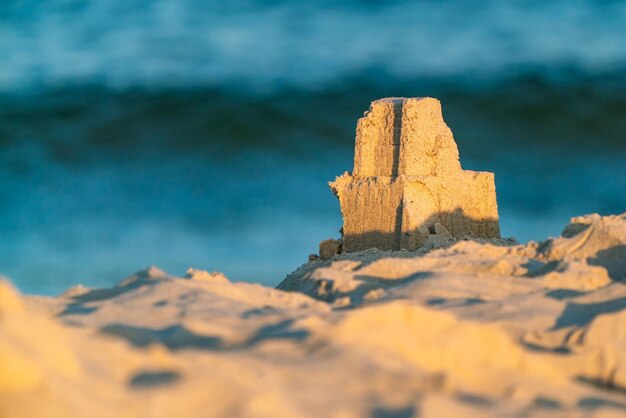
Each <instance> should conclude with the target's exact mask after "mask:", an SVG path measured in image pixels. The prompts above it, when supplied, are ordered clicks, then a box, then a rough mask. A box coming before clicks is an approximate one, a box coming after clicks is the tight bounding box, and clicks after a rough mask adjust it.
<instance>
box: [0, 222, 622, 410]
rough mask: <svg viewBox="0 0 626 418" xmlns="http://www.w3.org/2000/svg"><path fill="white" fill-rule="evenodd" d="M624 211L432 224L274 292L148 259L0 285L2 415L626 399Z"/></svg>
mask: <svg viewBox="0 0 626 418" xmlns="http://www.w3.org/2000/svg"><path fill="white" fill-rule="evenodd" d="M624 279H626V214H622V215H619V216H608V217H600V216H598V215H589V216H585V217H578V218H574V219H573V220H572V223H571V224H570V225H568V226H567V227H566V228H565V230H564V234H563V236H562V237H559V238H552V239H548V240H546V241H543V242H540V243H536V242H531V243H529V244H527V245H520V244H516V243H514V242H512V241H511V240H505V239H500V240H491V241H490V240H464V239H460V240H455V239H451V238H446V237H440V236H437V235H433V236H432V237H431V238H430V239H429V242H428V243H427V244H426V245H425V246H424V247H423V248H421V249H419V250H417V251H413V252H409V251H379V250H367V251H362V252H356V253H349V254H342V255H338V256H335V257H334V258H332V259H330V260H318V261H313V262H309V263H307V264H304V265H303V266H302V267H300V268H299V269H298V270H297V271H295V272H294V273H292V274H290V275H289V276H288V277H287V278H286V279H285V280H284V281H283V282H282V283H281V284H280V285H279V288H278V289H273V288H269V287H264V286H262V285H258V284H249V283H231V282H230V281H229V280H228V279H227V278H226V277H224V276H223V275H222V274H220V273H208V272H204V271H197V270H190V271H189V272H188V274H187V275H186V276H185V277H175V276H172V275H170V274H168V273H166V272H163V271H161V270H159V269H158V268H156V267H151V268H149V269H147V270H143V271H141V272H139V273H136V274H134V275H132V276H131V277H129V278H127V279H125V280H123V281H121V282H119V283H118V284H117V285H116V286H114V287H112V288H106V289H88V288H84V287H75V288H72V289H69V290H68V291H66V292H65V293H63V294H62V295H60V296H57V297H35V296H27V295H20V294H19V293H18V291H16V290H15V289H14V288H13V287H12V285H11V284H10V282H9V281H6V280H3V281H2V282H1V285H0V371H1V372H0V411H1V415H2V417H7V418H8V417H22V418H28V417H40V416H47V417H69V416H81V417H111V416H117V417H168V416H177V417H197V416H211V417H213V416H215V417H225V416H249V417H267V416H292V417H317V416H328V417H361V416H367V417H413V416H415V417H418V416H419V417H442V416H467V417H469V416H507V417H529V416H533V417H534V416H548V417H552V416H554V417H557V416H558V417H561V416H580V417H583V416H584V417H588V416H594V417H609V416H615V417H617V416H623V415H624V413H626V396H625V395H624V390H626V356H625V353H626V345H625V344H626V328H625V324H626V320H625V318H626V317H625V315H626V286H624V284H623V281H624Z"/></svg>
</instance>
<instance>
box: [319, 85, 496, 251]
mask: <svg viewBox="0 0 626 418" xmlns="http://www.w3.org/2000/svg"><path fill="white" fill-rule="evenodd" d="M329 185H330V187H331V189H332V191H333V192H334V193H335V194H336V195H337V197H338V198H339V203H340V205H341V213H342V215H343V229H342V231H343V239H342V248H341V251H342V252H352V251H360V250H365V249H368V248H379V249H382V250H400V249H407V250H415V249H417V248H419V247H420V246H422V245H423V244H424V242H425V241H426V240H427V238H428V237H429V235H431V234H445V235H451V236H453V237H465V236H468V237H483V238H499V237H500V226H499V224H498V207H497V203H496V187H495V183H494V176H493V173H487V172H475V171H469V170H463V169H462V168H461V164H460V162H459V152H458V149H457V146H456V143H455V142H454V138H453V137H452V132H451V131H450V129H449V128H448V126H447V125H446V124H445V122H444V120H443V117H442V114H441V103H440V102H439V101H438V100H437V99H433V98H430V97H425V98H386V99H380V100H376V101H374V102H372V104H371V106H370V109H369V111H368V112H366V113H365V114H364V116H363V117H362V118H361V119H359V121H358V124H357V128H356V147H355V153H354V171H353V172H352V174H350V173H347V172H346V173H344V174H343V175H342V176H340V177H337V179H336V180H335V181H334V182H331V183H329Z"/></svg>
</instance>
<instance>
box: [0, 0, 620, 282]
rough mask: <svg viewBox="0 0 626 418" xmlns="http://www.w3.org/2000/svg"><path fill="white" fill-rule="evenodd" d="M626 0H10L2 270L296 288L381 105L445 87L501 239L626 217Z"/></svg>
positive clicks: (0, 108) (2, 148)
mask: <svg viewBox="0 0 626 418" xmlns="http://www.w3.org/2000/svg"><path fill="white" fill-rule="evenodd" d="M624 22H626V3H623V2H611V1H554V2H539V1H512V2H489V1H487V2H481V3H480V4H477V3H476V2H470V1H465V2H464V1H456V2H452V1H445V2H435V1H425V2H412V1H391V2H372V1H356V0H353V1H348V2H330V1H329V2H324V1H321V2H306V1H299V2H297V1H293V2H287V1H282V2H281V1H265V2H262V1H233V2H211V1H199V0H198V1H192V0H189V1H180V0H179V1H165V0H160V1H158V0H157V1H151V2H148V1H138V0H136V1H133V0H107V1H104V0H99V1H98V0H90V1H87V0H85V1H52V0H50V1H46V0H41V1H34V0H33V1H10V0H9V1H4V2H2V3H0V176H1V177H0V178H1V179H2V180H1V181H0V238H1V239H0V273H1V274H4V275H6V276H8V277H10V278H11V279H12V280H13V281H14V282H15V283H16V284H17V285H18V287H20V289H22V290H23V291H26V292H35V293H56V292H60V291H62V290H63V289H65V288H67V287H69V286H71V285H73V284H76V283H83V284H85V285H88V286H105V285H111V284H112V283H113V282H114V281H116V280H119V279H121V278H123V277H125V276H127V275H129V274H131V273H132V272H133V271H135V270H138V269H140V268H143V267H145V266H147V265H151V264H155V265H158V266H160V267H162V268H165V269H166V270H168V271H171V272H172V273H174V274H183V273H184V271H185V269H186V268H187V267H191V266H193V267H196V268H202V269H207V270H221V271H224V272H225V273H226V274H227V275H228V276H229V277H231V278H233V279H236V280H248V281H259V282H262V283H265V284H276V283H278V282H279V281H280V280H281V279H282V278H283V277H284V275H285V274H287V273H288V272H290V271H291V270H293V269H294V268H296V267H297V266H298V265H300V264H301V263H302V262H304V261H305V260H306V257H307V255H308V254H309V253H312V252H316V248H317V243H318V242H319V241H320V240H321V239H325V238H329V237H338V236H339V234H338V232H337V230H338V228H339V227H340V226H341V217H340V214H339V205H338V203H337V201H336V199H335V197H334V196H332V194H331V192H330V190H329V189H328V187H327V185H326V182H327V181H329V180H332V179H334V177H335V176H336V175H339V174H341V173H342V172H343V171H345V170H350V169H351V167H352V152H353V146H354V128H355V123H356V119H357V118H358V117H360V116H361V114H362V113H363V111H365V110H366V109H367V107H368V105H369V102H370V101H371V100H373V99H376V98H379V97H385V96H426V95H428V96H434V97H438V98H439V99H441V100H442V103H443V109H444V117H445V119H446V121H447V123H448V125H449V126H450V127H451V129H452V130H453V132H454V134H455V138H456V140H457V143H458V145H459V149H460V152H461V162H462V164H463V166H464V167H465V168H469V169H479V170H489V171H494V172H495V173H496V184H497V190H498V200H499V206H500V216H501V225H502V232H503V234H504V235H506V236H511V235H512V236H515V237H517V238H518V239H519V240H523V241H526V240H529V239H541V238H544V237H545V236H547V235H557V234H558V233H559V232H560V229H561V227H562V226H563V225H564V224H565V223H566V222H567V220H568V219H569V217H571V216H575V215H580V214H583V213H588V212H599V213H603V214H608V213H617V212H622V211H624V210H626V170H625V169H624V167H626V119H625V118H624V115H625V114H626V42H625V41H626V25H624Z"/></svg>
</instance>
